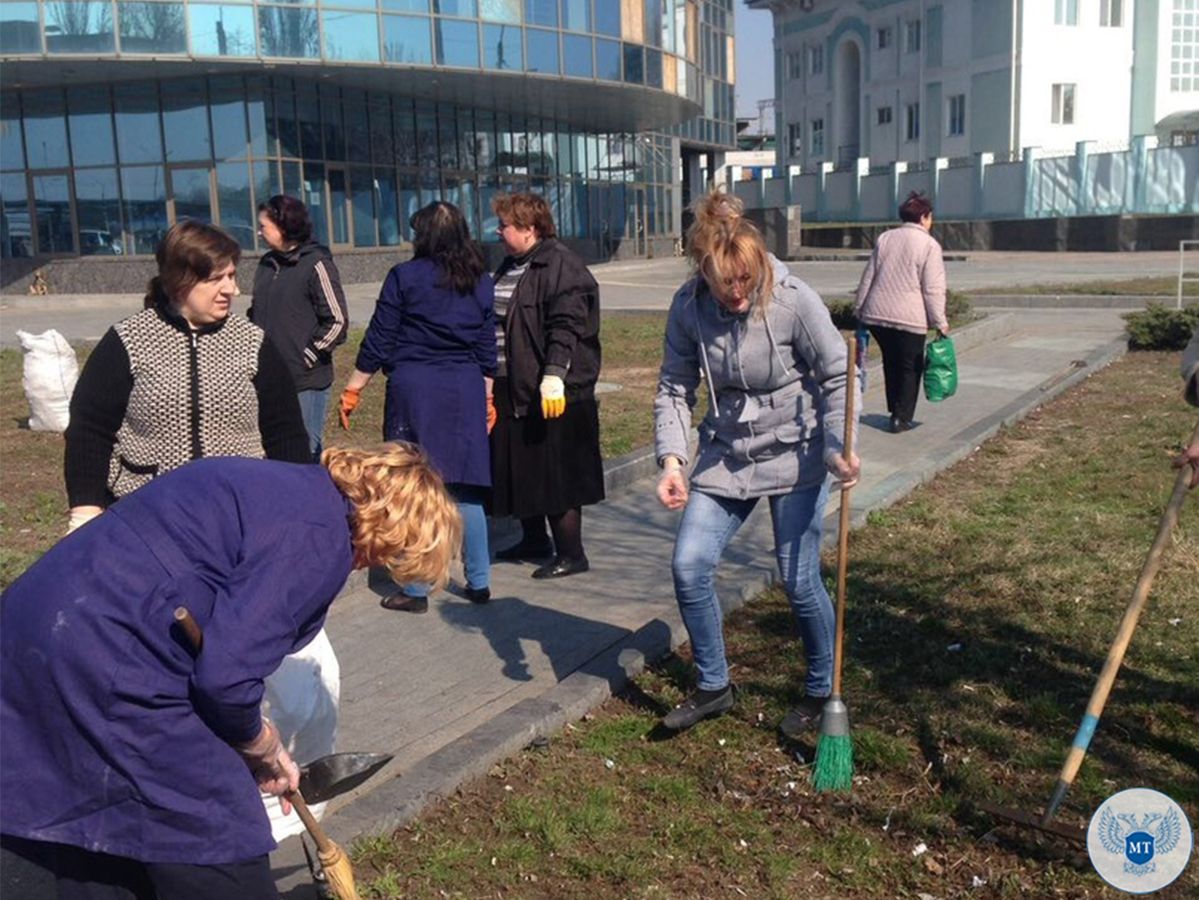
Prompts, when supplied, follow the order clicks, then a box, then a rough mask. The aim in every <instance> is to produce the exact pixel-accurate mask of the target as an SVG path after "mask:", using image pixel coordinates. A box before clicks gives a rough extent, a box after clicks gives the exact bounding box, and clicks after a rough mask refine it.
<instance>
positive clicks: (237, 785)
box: [0, 445, 461, 900]
mask: <svg viewBox="0 0 1199 900" xmlns="http://www.w3.org/2000/svg"><path fill="white" fill-rule="evenodd" d="M460 527H461V525H460V523H459V519H458V513H457V511H456V510H455V508H454V505H453V502H452V501H451V500H450V498H449V497H448V495H447V494H446V492H445V489H444V487H443V486H442V483H441V481H440V479H439V478H438V477H437V475H436V474H435V473H434V472H433V471H432V469H431V468H430V467H429V465H428V463H427V462H426V461H425V460H424V458H423V456H422V455H421V454H420V452H419V451H418V450H416V449H415V448H412V447H407V446H400V445H395V446H391V447H387V448H385V449H382V450H379V451H369V450H348V449H335V450H328V451H326V453H325V456H324V465H323V466H314V465H300V466H297V465H288V464H286V463H279V462H273V461H269V460H257V459H234V458H228V457H226V458H220V459H204V460H199V461H197V462H194V463H191V464H190V465H186V466H183V467H181V468H179V469H177V470H175V471H173V472H170V473H168V474H166V475H164V476H162V477H161V478H158V479H155V480H154V481H153V482H152V483H151V484H149V485H147V486H146V487H144V488H142V489H140V490H138V491H137V492H136V493H134V494H132V495H131V496H129V497H127V498H125V499H124V500H122V501H121V502H120V503H119V504H117V505H116V506H115V507H114V508H113V509H112V510H110V511H109V512H106V513H105V514H104V515H102V516H100V517H99V518H98V519H96V521H94V522H92V523H91V524H89V525H88V526H87V527H85V528H81V529H79V530H78V531H77V532H75V533H74V534H71V535H69V536H68V537H66V538H64V539H63V540H61V541H59V543H58V544H56V545H55V546H54V547H53V548H51V549H50V551H49V552H48V553H46V555H45V556H43V557H42V558H41V559H39V560H38V561H37V562H36V563H34V564H33V565H32V566H31V567H30V568H29V569H28V571H26V572H25V574H23V575H22V576H21V577H20V578H18V579H17V580H16V581H15V582H13V584H12V585H11V586H10V587H9V588H8V590H7V591H5V592H4V595H3V597H2V598H0V793H2V794H3V796H4V804H3V807H2V808H0V835H3V849H4V852H5V854H9V853H15V854H17V855H19V856H22V857H24V858H25V859H26V860H30V861H32V862H33V863H35V864H36V865H37V866H39V867H40V868H42V869H44V870H48V871H49V872H50V873H51V874H52V875H53V876H54V877H55V878H56V879H57V881H58V884H59V896H60V897H71V898H88V900H91V898H101V897H103V898H109V900H111V898H116V897H121V898H130V900H133V898H136V900H155V898H158V900H215V898H234V897H236V898H239V900H274V898H277V897H278V896H279V894H278V892H277V891H276V889H275V880H274V877H273V876H272V874H271V867H270V861H269V859H268V858H267V854H268V853H269V852H270V851H271V850H273V849H274V848H275V842H274V841H273V840H272V839H271V829H270V825H269V824H268V821H267V814H266V811H265V809H264V808H263V804H262V800H261V799H260V796H259V791H260V790H261V791H263V792H265V793H268V794H272V795H277V796H281V795H283V794H285V793H287V792H288V791H291V790H294V789H295V788H296V787H297V785H298V784H299V771H298V769H297V768H296V765H295V763H294V762H293V761H292V759H291V756H290V755H289V753H288V752H287V750H286V749H285V747H284V743H283V742H282V741H281V740H280V737H279V733H278V730H277V729H276V728H275V726H274V725H273V724H272V723H271V722H269V721H265V720H264V719H263V718H262V713H261V710H260V703H261V700H262V697H263V689H264V688H263V680H264V679H265V678H266V677H267V675H269V674H270V673H271V672H273V671H274V670H275V669H276V667H277V666H278V665H279V663H280V662H281V661H282V660H283V658H284V656H285V655H287V654H288V653H291V652H292V651H294V650H296V649H297V648H300V647H302V646H304V645H305V644H307V643H308V642H309V641H310V640H311V639H312V637H313V635H315V634H316V633H317V631H318V630H319V629H320V628H321V624H322V622H323V621H324V619H325V615H326V614H327V612H328V609H329V605H330V604H331V603H332V602H333V599H334V598H335V597H336V596H337V594H338V591H340V590H341V587H342V585H343V584H344V583H345V580H346V577H347V576H348V575H349V574H350V571H351V570H352V569H355V568H360V567H363V566H368V565H378V566H386V567H388V568H389V569H390V570H391V572H392V575H393V577H395V578H398V579H402V580H405V581H414V580H425V581H441V580H444V579H445V577H446V573H447V571H448V568H449V564H450V560H451V559H452V557H453V554H454V553H455V552H456V550H457V543H458V539H459V530H460ZM179 606H185V607H186V608H187V609H188V611H189V612H190V613H191V614H192V616H193V617H194V618H195V620H196V621H197V623H198V624H199V625H200V627H201V629H202V631H203V636H204V640H203V648H202V649H201V650H200V651H199V652H198V653H196V652H194V651H193V649H192V647H191V644H190V642H189V641H188V639H187V638H186V637H185V636H184V635H183V634H182V633H181V632H180V630H179V628H178V626H177V625H175V624H174V611H175V609H176V608H177V607H179ZM284 803H285V805H286V801H284ZM5 869H6V870H7V869H8V866H7V865H6V866H5ZM6 896H7V894H6Z"/></svg>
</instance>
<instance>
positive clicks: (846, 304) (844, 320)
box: [825, 300, 858, 331]
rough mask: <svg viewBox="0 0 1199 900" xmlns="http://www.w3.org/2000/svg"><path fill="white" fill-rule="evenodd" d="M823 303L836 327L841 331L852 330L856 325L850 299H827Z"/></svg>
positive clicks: (856, 321)
mask: <svg viewBox="0 0 1199 900" xmlns="http://www.w3.org/2000/svg"><path fill="white" fill-rule="evenodd" d="M825 305H826V306H827V307H828V311H829V315H831V316H832V317H833V324H834V325H836V326H837V328H839V329H841V330H842V331H852V330H853V329H855V328H857V327H858V320H857V318H856V317H855V316H854V314H853V301H852V300H829V301H827V302H826V303H825Z"/></svg>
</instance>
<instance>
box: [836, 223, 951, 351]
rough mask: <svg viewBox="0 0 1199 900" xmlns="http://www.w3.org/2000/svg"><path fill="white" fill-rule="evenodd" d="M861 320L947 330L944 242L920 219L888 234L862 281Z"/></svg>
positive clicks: (919, 329) (904, 327)
mask: <svg viewBox="0 0 1199 900" xmlns="http://www.w3.org/2000/svg"><path fill="white" fill-rule="evenodd" d="M853 311H854V314H855V315H856V316H857V317H858V321H859V322H864V323H865V324H867V325H883V326H885V327H887V328H897V329H899V330H900V331H911V332H915V333H916V334H924V333H925V332H926V331H928V329H929V328H938V329H947V328H948V327H949V323H948V321H947V320H946V318H945V261H944V260H943V259H941V245H940V244H938V243H937V241H936V239H935V238H934V237H933V236H932V235H930V234H929V233H928V232H927V231H925V230H924V228H923V227H922V226H920V225H918V224H916V223H915V222H905V223H904V224H903V225H901V226H900V227H899V228H892V229H891V230H890V231H886V232H883V234H882V235H880V236H879V239H878V241H877V242H876V243H875V245H874V253H872V254H871V255H870V262H868V263H866V271H865V272H863V273H862V280H861V281H860V282H858V296H857V300H856V302H855V303H854V305H853Z"/></svg>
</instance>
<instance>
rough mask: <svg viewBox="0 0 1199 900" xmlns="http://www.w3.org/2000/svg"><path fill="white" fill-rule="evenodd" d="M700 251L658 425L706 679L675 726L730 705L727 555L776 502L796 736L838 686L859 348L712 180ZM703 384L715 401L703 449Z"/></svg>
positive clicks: (670, 322) (682, 584)
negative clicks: (823, 543) (839, 492)
mask: <svg viewBox="0 0 1199 900" xmlns="http://www.w3.org/2000/svg"><path fill="white" fill-rule="evenodd" d="M687 255H688V257H689V258H690V260H691V264H692V266H693V267H694V275H693V276H692V277H691V278H690V279H689V280H688V281H687V282H686V283H685V284H684V285H683V286H682V287H681V288H680V289H679V291H678V292H677V293H676V294H675V296H674V300H673V301H672V302H671V305H670V313H669V315H668V317H667V322H666V341H665V349H664V352H663V358H662V370H661V375H660V377H659V381H658V395H657V398H656V399H655V400H654V427H655V432H656V435H655V453H656V455H657V458H658V464H659V465H660V466H661V467H662V469H663V472H662V477H661V479H660V480H659V482H658V489H657V494H658V499H659V500H660V501H661V502H662V503H663V505H665V506H666V507H667V508H668V509H681V510H683V518H682V521H681V522H680V523H679V531H678V537H677V538H676V540H675V548H674V559H673V561H672V563H671V571H672V574H673V576H674V590H675V597H676V599H677V600H678V604H679V611H680V612H681V613H682V616H683V623H684V625H686V627H687V633H688V635H689V636H690V638H691V649H692V653H693V655H694V657H695V667H696V669H697V671H698V673H699V683H698V690H696V691H695V692H694V693H692V694H691V695H690V696H689V697H687V699H686V700H685V701H684V702H683V703H682V704H681V705H679V706H678V707H677V708H676V709H674V710H673V711H671V712H670V713H668V714H667V716H666V717H665V719H663V722H662V724H663V725H664V726H665V727H666V728H668V729H671V730H673V731H678V730H682V729H684V728H690V727H691V726H692V725H694V724H696V723H697V722H699V721H700V720H702V719H705V718H709V717H711V716H718V715H722V714H724V713H726V712H728V711H729V710H730V709H731V708H732V706H733V703H734V699H735V698H734V693H733V686H732V684H731V682H730V681H729V666H728V660H727V659H726V658H725V650H724V626H723V621H722V619H723V616H722V611H721V606H720V601H719V599H718V598H717V596H716V588H715V577H716V566H717V564H718V563H719V562H720V557H721V555H722V554H723V552H724V548H725V546H726V545H727V544H728V542H729V541H730V540H731V539H732V537H733V535H734V534H735V533H736V531H737V529H738V528H740V527H741V525H742V523H744V522H745V520H746V518H748V516H749V514H750V512H751V511H752V510H753V508H754V507H755V506H756V505H757V502H758V500H759V499H761V498H763V497H765V498H766V499H767V501H768V502H769V504H770V518H771V521H772V523H773V525H774V541H775V553H776V556H777V560H778V567H779V573H780V575H781V577H782V582H783V586H784V587H785V589H786V591H787V598H788V600H790V602H791V609H792V611H793V612H794V614H795V620H796V623H797V624H798V626H799V632H800V635H801V636H802V638H803V644H804V652H805V655H806V656H807V666H808V672H807V695H806V696H805V697H804V699H803V701H802V703H801V704H800V705H799V707H798V708H797V709H794V710H792V711H791V712H789V713H788V714H787V716H786V718H785V719H784V720H783V723H782V726H781V727H782V728H783V730H784V732H785V733H787V734H788V735H791V736H795V735H798V734H802V733H803V732H805V731H808V730H810V729H812V728H813V727H815V725H816V724H817V721H818V719H819V715H820V710H821V709H822V707H823V705H824V701H825V700H826V699H827V697H828V695H829V692H830V690H831V688H832V683H831V681H832V665H833V606H832V602H831V601H830V600H829V597H828V594H827V592H826V591H825V589H824V584H823V582H822V581H821V578H820V531H821V520H822V518H823V516H824V507H825V502H826V500H827V495H828V489H829V488H828V479H827V477H826V476H827V474H828V472H832V474H833V475H834V476H835V477H836V478H837V479H838V480H839V482H840V484H839V487H841V488H842V489H844V488H848V487H851V486H852V485H853V484H854V483H855V482H856V481H857V478H858V470H859V463H858V459H857V456H856V455H854V456H851V457H850V463H849V464H846V463H845V461H844V460H843V459H842V440H841V435H842V432H843V427H844V421H845V399H846V393H845V392H846V389H847V385H846V380H847V379H846V346H845V342H844V341H843V340H842V338H841V335H840V333H839V332H838V331H837V329H836V328H835V327H834V326H833V323H832V319H831V318H830V316H829V312H828V309H827V308H826V307H825V305H824V303H823V302H822V301H821V299H820V297H819V296H817V295H816V293H815V292H814V291H813V290H812V289H811V288H809V287H808V286H807V285H806V284H804V283H803V282H802V281H800V280H799V279H798V278H796V277H794V276H793V275H791V274H790V273H789V272H788V271H787V267H786V266H784V265H783V264H782V263H780V262H779V261H778V260H777V259H775V258H774V257H773V256H771V255H770V254H769V253H768V252H767V251H766V246H765V244H764V243H763V241H762V236H761V234H759V232H758V230H757V229H756V228H755V227H754V226H753V225H752V224H751V223H750V222H748V221H746V220H745V219H743V218H742V217H741V203H740V201H739V200H737V199H736V198H734V197H730V196H728V195H727V194H724V193H722V192H720V191H713V192H712V193H710V194H708V195H707V196H706V197H704V198H702V199H701V200H700V201H699V202H698V204H697V205H696V208H695V221H694V222H693V223H692V225H691V228H690V229H689V230H688V232H687ZM701 384H702V385H703V387H704V388H705V389H706V390H707V393H708V404H709V406H708V413H707V415H706V416H705V417H704V420H703V422H702V423H700V426H699V448H698V450H697V452H696V455H695V459H694V460H692V459H691V458H690V455H689V452H688V435H689V434H690V429H691V411H692V409H693V408H694V406H695V400H696V390H697V389H699V388H700V386H701ZM852 389H854V390H857V385H856V384H855V385H853V386H852ZM688 468H690V470H691V471H690V477H688V474H687V469H688Z"/></svg>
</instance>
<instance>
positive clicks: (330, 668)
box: [262, 628, 341, 841]
mask: <svg viewBox="0 0 1199 900" xmlns="http://www.w3.org/2000/svg"><path fill="white" fill-rule="evenodd" d="M340 693H341V669H340V667H339V666H338V664H337V656H336V655H335V654H334V652H333V645H332V644H330V643H329V636H328V635H327V634H325V629H323V628H322V629H321V630H320V631H318V632H317V633H316V637H314V638H313V639H312V640H311V641H310V642H309V643H308V645H307V646H305V647H303V648H301V649H300V650H297V651H296V652H295V653H293V654H292V655H291V656H288V657H285V658H284V660H283V662H281V663H280V664H279V668H278V669H276V670H275V671H274V673H273V674H271V675H270V676H268V677H267V679H266V693H265V694H264V695H263V699H262V712H263V715H265V716H266V717H267V718H269V719H270V720H271V721H272V722H274V723H275V727H276V728H278V729H279V738H280V739H281V740H282V741H283V746H284V747H286V748H287V752H288V753H290V754H291V757H292V759H294V760H295V761H296V765H298V766H304V765H307V764H308V763H310V762H312V761H313V760H314V759H319V758H320V757H322V756H325V755H326V754H328V753H332V752H333V747H334V745H335V744H336V742H337V704H338V698H339V695H340ZM262 801H263V803H265V804H266V812H267V816H268V817H269V818H270V820H271V834H272V835H273V836H274V838H275V840H276V841H281V840H283V839H284V838H285V837H290V836H291V835H293V834H302V833H303V832H304V823H303V822H301V821H300V817H299V816H297V815H296V814H295V812H294V811H293V812H292V813H291V815H289V816H285V815H283V809H282V807H281V806H280V805H279V798H278V797H271V796H268V795H264V796H263V798H262ZM310 809H311V810H312V814H313V815H314V816H316V817H317V818H318V819H319V818H320V817H321V815H322V814H323V813H324V811H325V804H324V803H317V804H314V805H312V806H311V807H310Z"/></svg>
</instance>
